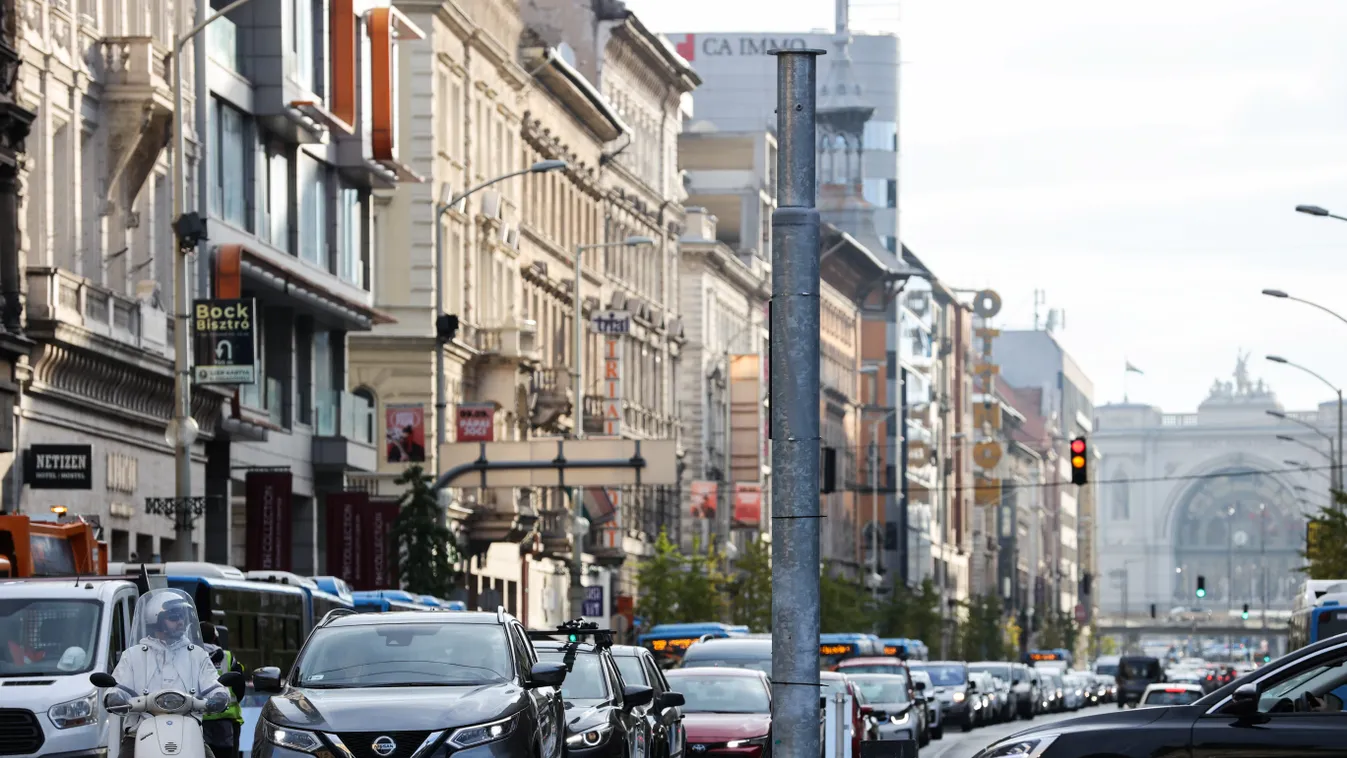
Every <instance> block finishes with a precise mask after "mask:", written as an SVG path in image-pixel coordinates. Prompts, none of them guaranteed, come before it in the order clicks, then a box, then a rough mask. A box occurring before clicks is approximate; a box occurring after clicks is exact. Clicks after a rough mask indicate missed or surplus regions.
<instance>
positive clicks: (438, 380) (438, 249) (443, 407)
mask: <svg viewBox="0 0 1347 758" xmlns="http://www.w3.org/2000/svg"><path fill="white" fill-rule="evenodd" d="M564 168H566V161H557V160H547V161H538V162H537V163H535V164H533V165H532V166H529V167H528V168H526V169H521V170H519V171H512V172H510V173H508V174H504V175H503V176H498V177H496V178H495V179H491V180H488V181H485V182H482V183H481V184H479V185H477V186H475V187H469V188H468V189H466V190H464V191H463V192H461V193H459V194H458V195H454V196H450V195H449V184H448V182H446V183H444V184H441V185H440V197H439V204H438V206H437V207H436V208H435V320H436V322H437V323H438V321H439V318H440V315H441V314H443V313H444V214H446V213H448V212H449V209H450V208H453V207H454V206H456V205H458V204H459V203H461V202H463V200H464V198H466V197H468V196H469V195H471V194H473V193H474V192H478V191H480V190H484V189H486V188H487V187H490V186H491V185H493V184H496V183H498V182H503V181H505V180H506V179H513V178H514V177H516V176H522V175H524V174H545V173H548V172H550V171H560V170H561V169H564ZM435 338H436V343H435V428H436V429H437V430H438V432H437V433H436V435H435V436H436V438H437V440H438V441H439V443H440V444H441V445H443V444H444V443H446V442H448V441H449V434H448V424H447V421H446V419H447V417H448V408H449V393H448V390H447V389H446V387H445V378H444V344H443V342H442V341H441V340H443V339H444V337H442V336H441V335H439V334H438V332H437V334H436V337H435Z"/></svg>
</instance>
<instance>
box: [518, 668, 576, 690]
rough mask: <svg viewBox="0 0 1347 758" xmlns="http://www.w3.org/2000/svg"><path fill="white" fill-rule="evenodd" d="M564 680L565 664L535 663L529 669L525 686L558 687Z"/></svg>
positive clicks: (536, 687)
mask: <svg viewBox="0 0 1347 758" xmlns="http://www.w3.org/2000/svg"><path fill="white" fill-rule="evenodd" d="M564 681H566V664H564V663H535V664H533V668H532V669H529V680H528V682H527V683H525V685H524V686H525V687H527V688H528V689H531V690H536V689H538V688H539V687H560V686H561V683H562V682H564Z"/></svg>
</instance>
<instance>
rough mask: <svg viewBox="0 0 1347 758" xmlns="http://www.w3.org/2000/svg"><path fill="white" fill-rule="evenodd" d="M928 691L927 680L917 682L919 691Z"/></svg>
mask: <svg viewBox="0 0 1347 758" xmlns="http://www.w3.org/2000/svg"><path fill="white" fill-rule="evenodd" d="M925 691H926V682H917V692H925Z"/></svg>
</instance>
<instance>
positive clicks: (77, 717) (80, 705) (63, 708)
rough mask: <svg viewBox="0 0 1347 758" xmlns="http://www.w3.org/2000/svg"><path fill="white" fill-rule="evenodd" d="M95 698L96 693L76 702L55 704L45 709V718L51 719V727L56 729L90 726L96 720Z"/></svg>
mask: <svg viewBox="0 0 1347 758" xmlns="http://www.w3.org/2000/svg"><path fill="white" fill-rule="evenodd" d="M97 697H98V693H97V692H91V693H89V694H88V695H85V696H84V697H82V698H79V699H78V700H70V701H68V702H65V703H57V704H56V705H53V706H52V707H50V708H48V709H47V718H49V719H51V723H52V725H53V726H55V727H56V728H57V729H71V728H73V727H77V726H85V725H88V724H92V723H94V721H95V720H96V719H95V715H96V711H97V705H96V703H97V701H96V699H95V698H97Z"/></svg>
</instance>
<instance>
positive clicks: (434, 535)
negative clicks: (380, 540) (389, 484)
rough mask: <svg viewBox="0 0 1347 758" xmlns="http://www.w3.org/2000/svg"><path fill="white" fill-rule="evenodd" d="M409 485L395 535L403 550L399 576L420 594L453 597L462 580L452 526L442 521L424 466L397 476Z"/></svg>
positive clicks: (437, 502) (398, 480)
mask: <svg viewBox="0 0 1347 758" xmlns="http://www.w3.org/2000/svg"><path fill="white" fill-rule="evenodd" d="M396 483H397V484H400V485H407V490H406V491H405V492H403V493H402V497H401V498H399V499H398V506H399V510H398V517H397V520H396V521H394V522H393V529H392V534H391V538H392V540H393V542H394V545H395V546H396V547H397V549H398V552H399V553H400V555H399V559H398V578H399V579H401V581H402V587H403V588H404V589H406V590H407V591H408V592H411V593H413V594H416V595H433V596H435V597H440V598H446V597H449V594H450V592H451V591H452V590H453V589H454V586H455V584H456V583H457V581H458V572H457V571H455V570H454V565H455V564H456V563H458V550H457V549H456V548H455V546H454V537H453V534H452V533H451V532H450V531H449V527H448V526H445V525H444V524H441V523H440V505H439V501H438V500H437V499H436V497H435V493H434V492H433V491H432V490H431V484H432V483H433V478H432V477H430V476H429V475H427V474H426V473H425V472H424V471H423V470H422V468H421V467H420V466H416V465H412V466H408V467H407V469H406V470H405V471H403V472H402V474H401V475H400V476H399V477H398V478H397V480H396Z"/></svg>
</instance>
